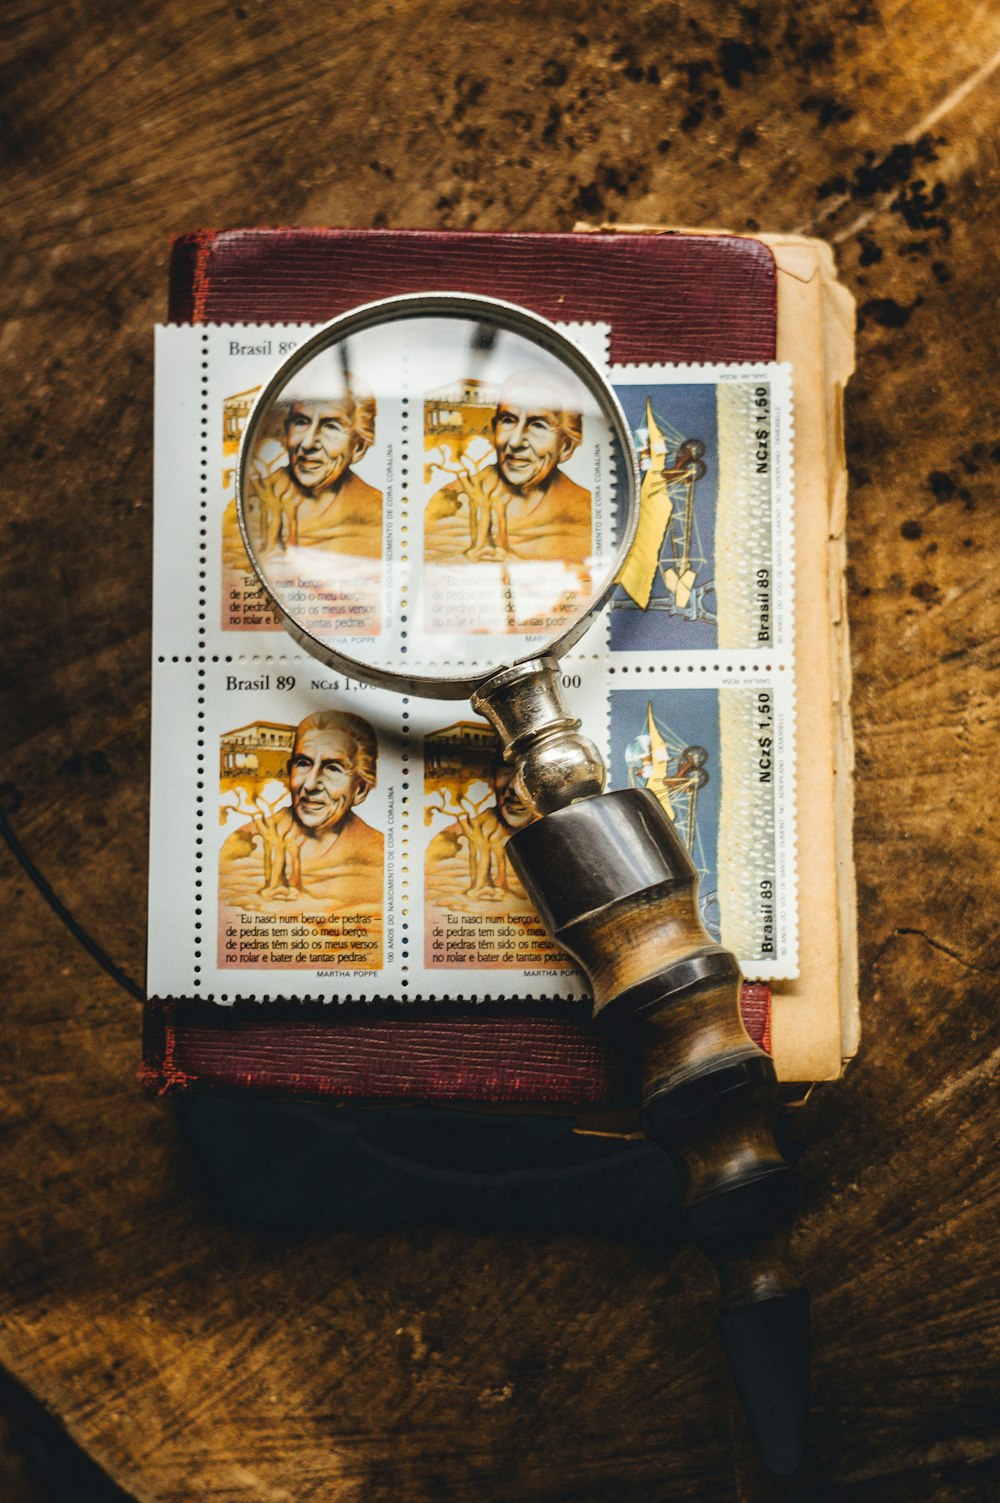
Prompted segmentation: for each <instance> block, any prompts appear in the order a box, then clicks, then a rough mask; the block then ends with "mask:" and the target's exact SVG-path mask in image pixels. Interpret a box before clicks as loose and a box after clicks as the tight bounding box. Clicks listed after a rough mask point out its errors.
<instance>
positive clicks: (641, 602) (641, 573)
mask: <svg viewBox="0 0 1000 1503" xmlns="http://www.w3.org/2000/svg"><path fill="white" fill-rule="evenodd" d="M633 436H634V438H635V442H636V446H637V448H638V450H639V468H640V470H641V471H642V485H641V488H640V491H639V525H638V527H637V529H636V535H635V542H634V543H633V544H632V547H631V549H630V550H629V555H628V558H627V559H626V560H625V563H624V565H623V566H622V570H621V573H620V574H619V576H618V580H619V583H620V584H621V585H622V587H623V589H624V590H625V592H626V594H627V595H628V597H629V599H628V600H623V599H621V598H620V597H619V598H618V599H616V600H614V601H613V602H612V604H613V606H616V607H618V608H619V609H621V608H623V607H624V608H626V609H628V608H629V606H630V604H632V605H637V606H638V607H639V609H640V610H642V611H650V610H658V611H667V612H668V613H669V614H670V615H672V616H683V617H684V618H685V619H686V620H688V621H708V622H713V623H714V622H715V620H716V611H715V608H714V607H715V581H714V580H713V579H704V578H699V575H700V574H701V573H702V571H703V570H704V568H705V565H706V564H707V563H708V558H707V553H706V550H705V548H704V545H703V543H702V540H701V534H700V529H699V526H698V516H697V512H696V510H695V504H694V503H695V487H696V486H697V484H698V481H699V480H701V479H702V478H703V477H704V474H705V462H704V457H703V456H704V453H705V445H704V444H703V443H702V441H701V439H699V438H686V437H685V436H684V434H683V433H681V432H680V431H679V430H678V429H677V428H674V427H673V426H672V424H670V423H668V422H667V421H666V419H665V418H663V417H662V416H660V415H659V414H657V413H654V412H653V404H652V402H651V401H650V399H649V398H648V397H647V398H646V421H645V424H644V426H643V427H641V428H638V429H637V430H636V432H635V434H634V435H633Z"/></svg>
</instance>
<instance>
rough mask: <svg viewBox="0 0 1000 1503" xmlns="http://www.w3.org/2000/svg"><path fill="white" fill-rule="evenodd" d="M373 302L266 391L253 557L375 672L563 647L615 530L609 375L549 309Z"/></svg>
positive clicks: (453, 666) (252, 502) (453, 671)
mask: <svg viewBox="0 0 1000 1503" xmlns="http://www.w3.org/2000/svg"><path fill="white" fill-rule="evenodd" d="M406 301H407V302H408V301H409V300H406ZM467 301H469V300H467ZM378 306H379V305H376V309H377V308H378ZM488 306H489V305H484V307H488ZM381 307H382V309H383V310H384V311H383V312H381V313H379V312H377V311H376V312H375V313H373V314H372V315H371V316H370V317H369V318H367V319H365V318H360V319H359V318H357V317H354V318H353V319H352V318H349V319H347V320H338V322H337V323H336V324H334V325H332V326H331V327H330V329H329V330H325V331H321V332H320V334H319V335H318V336H315V337H314V338H313V339H311V340H310V341H309V342H308V343H307V344H306V345H305V346H303V347H302V348H301V349H300V350H299V351H298V352H297V353H296V354H295V356H293V358H292V359H291V360H290V361H289V362H288V364H287V365H286V366H285V367H283V368H282V369H281V370H280V371H279V372H278V373H277V375H276V377H275V378H274V379H273V380H272V381H271V383H270V384H269V385H268V387H267V388H265V391H264V392H263V393H262V396H261V398H260V400H259V401H258V404H257V407H256V408H255V410H254V413H253V416H252V418H251V421H250V423H249V424H248V426H247V432H246V435H245V438H244V445H243V452H242V454H241V460H240V481H241V484H240V511H241V525H242V527H243V533H244V541H245V543H246V545H247V550H248V553H249V555H250V558H251V561H252V562H253V564H254V567H255V569H256V570H257V572H258V574H259V576H260V578H261V579H262V581H263V583H264V584H265V586H266V588H267V589H268V591H269V593H270V594H271V595H272V597H273V598H274V599H275V601H276V602H277V604H278V605H279V606H280V608H281V610H282V612H283V613H284V615H285V617H286V621H287V623H288V624H289V625H290V626H291V628H292V629H293V632H294V633H295V634H297V635H298V636H299V637H300V639H308V640H306V645H309V646H311V647H312V648H313V649H315V647H316V646H317V645H318V646H319V647H320V648H325V649H327V650H329V651H330V652H331V653H332V654H334V655H341V656H343V657H346V658H349V659H350V660H352V662H354V663H355V664H358V665H361V668H362V670H363V672H362V673H361V675H360V676H365V677H368V678H370V679H371V681H373V682H382V683H385V682H387V681H389V679H390V678H391V677H392V676H394V675H397V676H400V677H401V678H403V679H405V680H407V681H408V682H409V683H410V684H411V685H412V683H413V681H414V680H420V679H428V680H440V679H447V680H454V681H455V682H456V683H465V682H466V681H468V680H469V679H470V677H475V678H482V677H483V676H485V675H486V674H488V673H490V672H492V671H494V670H495V669H497V668H499V667H501V666H503V665H505V664H508V663H512V662H515V661H517V660H518V659H520V658H523V657H526V656H531V655H536V654H538V653H539V652H541V651H545V650H552V649H553V648H555V649H556V650H558V649H559V648H560V647H565V646H566V645H567V644H568V642H569V641H571V640H574V639H575V636H576V635H579V632H580V630H582V629H583V626H584V625H585V624H586V620H587V617H588V615H589V613H590V612H591V611H592V610H593V609H594V607H595V606H596V605H597V604H599V603H600V601H601V599H602V597H603V595H604V593H605V592H606V588H607V586H608V583H609V581H610V578H611V576H612V574H613V571H614V565H615V563H616V549H617V545H618V543H619V542H620V541H621V538H620V536H619V534H620V532H621V529H620V528H619V527H618V526H617V523H616V494H617V492H618V491H619V490H620V489H621V490H623V491H627V485H626V486H622V484H621V477H622V476H623V475H624V474H625V468H624V467H623V465H622V449H621V438H620V434H619V432H618V431H617V430H616V425H615V422H614V418H613V414H612V413H611V412H610V410H609V406H608V399H609V397H610V395H611V394H610V389H609V388H608V387H607V386H606V385H605V384H604V382H603V379H602V377H601V376H600V374H599V373H598V372H597V371H596V370H595V369H594V368H593V367H592V366H591V365H590V362H589V361H588V360H587V359H586V357H584V356H583V355H582V354H580V353H579V352H577V351H575V350H574V349H573V347H572V346H571V345H570V344H569V342H568V341H566V340H564V339H563V338H562V337H561V336H558V335H556V332H555V331H554V330H551V332H546V331H547V330H548V329H549V326H547V325H544V324H543V323H542V321H540V320H538V321H535V322H536V323H537V325H538V328H533V327H532V320H530V317H528V318H525V316H523V315H521V316H520V317H516V316H512V315H511V316H508V315H506V314H504V313H502V312H501V313H496V312H490V313H486V312H482V313H479V312H478V311H477V313H476V314H465V313H450V314H449V313H448V312H446V311H443V312H439V311H437V310H435V311H432V312H429V313H428V312H420V311H414V310H413V309H412V308H410V307H408V308H406V309H405V310H403V311H399V310H398V309H396V310H394V309H393V304H392V302H391V301H390V302H389V303H387V304H384V305H381ZM501 307H502V305H501ZM514 312H516V310H512V314H513V313H514ZM526 330H527V332H526ZM611 400H612V402H613V397H612V398H611ZM418 692H419V690H418Z"/></svg>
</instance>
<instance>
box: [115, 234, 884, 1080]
mask: <svg viewBox="0 0 1000 1503" xmlns="http://www.w3.org/2000/svg"><path fill="white" fill-rule="evenodd" d="M431 288H441V289H450V290H469V291H475V292H483V293H488V294H491V295H499V296H502V297H506V298H508V299H510V300H511V301H514V302H520V303H522V304H523V305H525V306H528V307H531V308H534V309H536V310H537V311H539V312H541V313H543V314H545V315H547V316H549V317H551V318H553V319H556V320H560V321H567V320H571V321H587V322H597V323H603V324H606V325H608V326H609V327H610V331H611V352H610V353H611V359H612V360H613V361H614V362H616V363H617V364H619V365H630V366H639V365H642V364H643V363H648V362H663V361H667V360H670V361H687V362H692V361H694V362H726V363H731V362H744V363H745V362H751V363H752V362H761V361H768V360H772V359H774V358H775V356H777V358H778V359H779V360H781V361H786V362H788V363H789V364H790V365H791V367H792V383H793V388H794V397H795V474H796V492H795V494H796V502H795V516H794V532H795V553H796V586H795V623H796V624H795V649H796V655H797V657H798V661H799V664H800V667H801V666H802V665H808V672H801V671H800V673H799V679H798V695H797V721H798V768H799V773H798V775H799V797H798V820H799V839H798V887H799V907H800V910H801V912H802V913H803V915H805V917H804V919H803V921H802V923H801V924H800V926H799V967H798V976H797V978H796V979H795V980H793V981H788V980H781V981H777V982H774V983H772V984H771V986H770V987H769V986H768V985H767V984H765V983H763V982H757V983H751V984H748V985H747V986H746V987H745V989H744V1017H745V1020H746V1022H747V1025H748V1027H749V1028H750V1031H751V1033H752V1034H753V1035H754V1036H755V1037H756V1038H757V1039H758V1041H759V1042H762V1043H764V1044H765V1047H770V1048H771V1049H772V1051H773V1053H774V1055H775V1060H776V1064H777V1067H778V1072H779V1076H780V1078H781V1079H783V1080H784V1081H786V1082H810V1081H813V1080H818V1079H827V1078H831V1077H832V1076H835V1075H836V1074H837V1073H839V1069H840V1067H841V1061H842V1059H843V1058H845V1057H848V1056H849V1055H850V1054H851V1053H853V1050H854V1047H855V1043H856V1001H855V993H856V983H855V968H856V967H855V960H854V956H855V945H854V927H853V869H852V863H851V853H850V803H851V795H850V757H851V748H850V720H849V705H848V696H849V678H848V673H847V651H846V620H845V617H844V614H843V601H842V589H843V586H842V577H843V556H842V550H843V508H844V482H843V461H842V457H841V453H840V440H839V412H840V394H841V391H842V388H843V384H844V382H845V380H846V378H847V375H848V373H849V368H850V352H851V314H850V303H849V299H848V298H847V296H846V294H845V293H844V292H843V290H842V289H840V288H839V287H838V286H837V284H836V281H835V277H834V274H833V268H832V260H831V258H830V256H829V253H828V252H827V251H826V249H825V247H823V246H821V245H819V244H818V243H816V242H810V241H803V240H799V239H795V238H793V237H789V238H785V239H781V238H773V239H771V240H769V241H766V243H765V240H761V239H756V240H751V239H746V238H739V237H733V236H728V235H710V234H703V233H692V234H673V233H671V234H660V233H649V232H646V231H636V232H624V233H623V232H621V231H619V230H615V231H609V232H605V233H595V234H587V235H574V236H548V235H541V236H533V235H482V234H476V235H471V234H470V235H458V234H450V233H448V234H444V233H432V232H416V231H409V232H396V231H368V232H366V231H333V232H323V231H273V232H266V231H233V232H222V233H212V234H206V235H198V236H192V237H185V238H184V239H183V240H181V241H179V242H178V243H177V245H176V247H175V252H174V258H173V263H172V274H171V295H170V317H171V320H172V321H173V322H175V323H184V322H185V321H189V320H190V321H193V322H194V323H195V324H197V325H202V326H205V327H208V326H210V325H216V324H224V323H240V324H263V323H271V324H273V323H278V322H280V323H284V324H287V323H297V322H305V323H316V322H321V321H323V320H325V319H327V318H329V317H332V316H334V315H335V314H337V313H338V312H341V311H343V310H344V309H345V308H347V307H350V306H353V305H355V304H357V303H360V302H365V301H370V300H372V299H373V298H376V297H379V296H385V295H390V294H392V293H397V292H401V291H415V290H428V289H431ZM582 1012H583V1009H582V1008H581V1007H580V1006H579V1005H572V1006H564V1007H561V1008H554V1009H553V1008H545V1007H534V1008H532V1007H527V1008H526V1007H525V1006H524V1005H523V1004H521V1005H519V1006H518V1007H517V1008H516V1009H515V1008H505V1007H504V1005H503V1003H502V1001H501V1002H494V1003H492V1004H490V1005H489V1006H485V1007H484V1006H483V1005H482V1004H479V1005H478V1006H476V1007H472V1008H463V1007H462V1006H456V1005H455V1004H449V1005H447V1006H444V1005H442V1006H441V1007H435V1006H433V1005H430V1004H427V1003H424V1004H422V1005H415V1004H400V1005H398V1006H392V1005H391V1004H390V1005H379V1006H373V1005H372V1004H371V1003H369V1004H366V1005H364V1006H362V1007H361V1008H352V1007H347V1008H344V1007H341V1006H338V1005H337V1004H331V1003H321V1004H317V1003H309V1004H304V1003H302V1002H300V1001H296V1000H295V999H294V998H289V999H287V1000H285V1001H276V1002H269V1003H266V1004H261V1003H253V1004H250V1005H248V1006H224V1005H219V1004H218V1003H215V1002H208V1001H204V1000H199V999H198V998H197V997H184V996H170V997H162V996H160V997H154V998H153V999H152V1000H151V1001H150V1003H149V1004H148V1005H147V1017H146V1043H145V1059H144V1075H145V1079H146V1080H147V1082H148V1083H149V1084H150V1085H151V1086H153V1087H155V1088H158V1089H168V1090H171V1089H172V1090H176V1089H182V1088H188V1087H193V1086H233V1085H238V1086H240V1087H241V1088H249V1089H255V1088H256V1089H265V1090H269V1091H276V1090H277V1091H290V1092H308V1093H312V1094H319V1095H326V1096H329V1095H333V1096H336V1097H345V1098H346V1097H363V1098H378V1099H383V1100H384V1099H406V1100H438V1101H440V1100H456V1099H463V1100H484V1101H493V1102H503V1101H507V1102H512V1103H520V1104H521V1105H527V1104H529V1103H533V1104H538V1105H543V1104H550V1105H556V1104H563V1105H574V1106H578V1107H582V1106H584V1105H585V1104H587V1103H590V1104H592V1105H593V1104H601V1103H612V1102H618V1101H622V1100H627V1098H628V1096H629V1092H630V1083H629V1080H628V1073H627V1068H624V1067H623V1065H622V1062H621V1061H620V1060H618V1059H617V1058H616V1057H615V1055H614V1054H613V1053H611V1052H610V1051H609V1050H608V1049H607V1047H606V1046H605V1044H604V1042H603V1040H602V1039H601V1038H600V1037H599V1035H597V1034H596V1033H595V1032H594V1031H593V1030H592V1029H591V1028H590V1026H589V1025H588V1024H587V1023H586V1022H585V1021H584V1018H583V1016H582Z"/></svg>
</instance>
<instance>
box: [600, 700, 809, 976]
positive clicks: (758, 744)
mask: <svg viewBox="0 0 1000 1503" xmlns="http://www.w3.org/2000/svg"><path fill="white" fill-rule="evenodd" d="M661 682H662V681H661ZM609 700H610V712H611V713H610V767H609V772H610V777H609V785H610V787H612V788H614V789H619V788H642V789H645V790H646V791H647V792H649V793H651V794H652V795H653V797H654V798H655V799H656V800H657V802H658V803H659V804H660V806H661V807H662V808H663V810H664V811H665V813H666V814H667V815H668V816H669V818H670V819H671V820H672V821H673V824H674V828H675V829H676V831H677V834H678V835H679V836H680V839H681V841H682V843H683V845H684V846H685V847H686V849H687V851H688V852H689V854H690V856H691V859H692V860H693V862H694V865H695V867H696V869H697V871H698V874H699V878H700V884H699V891H698V903H699V908H700V911H701V918H702V922H703V923H704V925H705V928H706V929H707V930H708V932H709V934H710V935H711V936H712V938H713V939H715V940H719V941H721V942H722V943H723V944H724V945H726V946H727V947H728V948H729V949H731V950H732V951H733V952H734V953H735V955H736V957H737V959H738V960H739V962H740V965H741V967H742V969H743V973H744V975H745V976H747V977H748V978H751V979H759V980H766V979H769V978H773V977H776V976H789V975H794V974H795V971H796V968H797V953H796V946H797V933H796V929H797V925H796V922H795V877H794V870H795V861H794V794H793V793H792V791H791V788H790V786H789V783H788V777H787V774H786V772H785V771H783V768H787V767H788V764H789V763H790V762H791V760H792V759H793V752H792V747H791V735H792V729H791V723H790V720H791V712H790V709H789V705H788V696H787V690H786V687H785V686H784V685H778V684H775V683H772V682H770V681H769V680H767V679H764V678H758V679H755V680H754V679H750V678H745V679H742V680H729V681H728V682H726V683H725V684H722V685H720V686H719V687H717V688H681V687H678V686H675V687H672V688H663V687H660V685H659V684H656V683H651V684H650V686H649V687H648V688H642V689H612V690H611V692H610V695H609Z"/></svg>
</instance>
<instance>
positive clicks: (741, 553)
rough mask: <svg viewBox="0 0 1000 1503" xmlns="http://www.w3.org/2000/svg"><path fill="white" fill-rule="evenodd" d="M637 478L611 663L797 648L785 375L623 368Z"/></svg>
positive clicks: (783, 370)
mask: <svg viewBox="0 0 1000 1503" xmlns="http://www.w3.org/2000/svg"><path fill="white" fill-rule="evenodd" d="M611 376H612V381H613V384H614V387H615V391H616V392H617V394H618V399H619V401H620V402H621V404H622V407H623V409H624V412H625V415H626V419H627V421H628V424H629V427H630V429H631V431H632V437H633V442H634V444H635V448H636V453H637V455H638V458H639V465H640V471H641V475H642V482H641V489H640V501H639V524H638V530H637V533H636V537H635V541H634V543H633V546H632V549H631V551H630V553H629V557H628V559H627V561H626V564H625V566H624V568H623V569H622V571H621V574H620V575H619V583H618V586H617V588H616V590H615V593H614V596H613V598H612V601H611V610H610V646H611V650H612V652H684V651H689V652H702V651H711V650H714V649H721V650H722V651H723V652H726V653H728V652H730V651H732V650H743V649H752V650H754V651H758V652H760V651H768V650H774V651H779V652H785V653H788V652H790V650H791V630H792V562H793V560H792V528H793V496H792V485H791V478H792V474H791V467H792V450H791V440H792V420H791V377H790V373H789V368H788V367H787V366H777V365H768V366H721V367H705V366H673V367H672V366H652V365H651V366H615V367H614V368H613V369H612V372H611Z"/></svg>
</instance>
